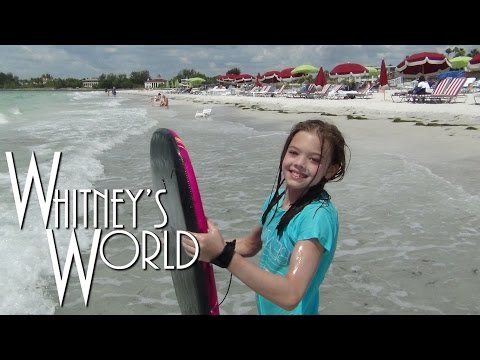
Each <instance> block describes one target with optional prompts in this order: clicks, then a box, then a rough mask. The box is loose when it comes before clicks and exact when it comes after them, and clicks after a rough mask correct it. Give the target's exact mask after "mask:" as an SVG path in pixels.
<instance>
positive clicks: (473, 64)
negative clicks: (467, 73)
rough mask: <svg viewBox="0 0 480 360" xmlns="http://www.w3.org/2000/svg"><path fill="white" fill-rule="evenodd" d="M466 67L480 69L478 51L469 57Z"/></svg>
mask: <svg viewBox="0 0 480 360" xmlns="http://www.w3.org/2000/svg"><path fill="white" fill-rule="evenodd" d="M467 67H468V69H469V70H480V53H478V54H477V55H475V56H474V57H473V58H471V59H470V61H469V62H468V64H467Z"/></svg>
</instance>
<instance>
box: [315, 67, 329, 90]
mask: <svg viewBox="0 0 480 360" xmlns="http://www.w3.org/2000/svg"><path fill="white" fill-rule="evenodd" d="M326 84H327V78H326V77H325V73H324V72H323V66H322V67H320V70H318V74H317V77H316V78H315V85H316V86H325V85H326Z"/></svg>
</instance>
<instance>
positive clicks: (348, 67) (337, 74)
mask: <svg viewBox="0 0 480 360" xmlns="http://www.w3.org/2000/svg"><path fill="white" fill-rule="evenodd" d="M367 74H368V69H367V68H366V67H365V66H363V65H360V64H355V63H344V64H339V65H337V66H335V67H334V68H333V69H332V71H330V77H331V78H333V79H336V78H348V77H350V76H353V77H359V76H365V75H367Z"/></svg>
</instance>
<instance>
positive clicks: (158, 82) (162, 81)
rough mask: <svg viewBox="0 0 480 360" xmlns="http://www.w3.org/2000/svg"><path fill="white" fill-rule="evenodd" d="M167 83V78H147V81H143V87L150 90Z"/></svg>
mask: <svg viewBox="0 0 480 360" xmlns="http://www.w3.org/2000/svg"><path fill="white" fill-rule="evenodd" d="M166 83H167V80H165V79H152V80H150V79H147V81H145V89H146V90H151V89H157V88H159V87H163V86H165V84H166Z"/></svg>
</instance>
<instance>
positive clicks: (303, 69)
mask: <svg viewBox="0 0 480 360" xmlns="http://www.w3.org/2000/svg"><path fill="white" fill-rule="evenodd" d="M318 70H319V69H318V68H317V67H315V66H312V65H300V66H297V67H296V68H295V69H293V70H292V74H313V73H318Z"/></svg>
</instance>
